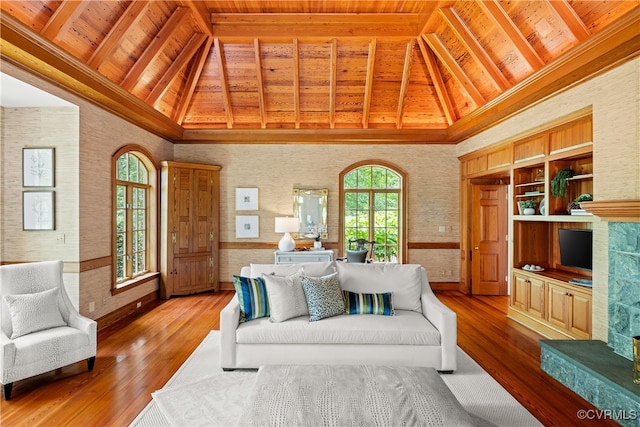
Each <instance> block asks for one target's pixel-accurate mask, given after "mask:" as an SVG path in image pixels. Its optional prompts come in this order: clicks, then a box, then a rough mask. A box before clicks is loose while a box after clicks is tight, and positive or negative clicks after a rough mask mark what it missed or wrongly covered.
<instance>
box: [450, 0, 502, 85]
mask: <svg viewBox="0 0 640 427" xmlns="http://www.w3.org/2000/svg"><path fill="white" fill-rule="evenodd" d="M438 12H439V13H440V15H441V16H442V18H443V19H444V21H445V22H446V23H447V25H448V26H449V27H450V28H451V29H452V30H453V32H454V33H455V34H456V36H457V37H458V39H459V40H460V41H461V42H462V44H464V45H465V47H466V48H467V50H468V51H469V53H470V54H471V56H472V57H473V59H475V60H476V62H477V63H478V64H479V65H480V67H482V69H483V70H484V71H485V74H486V75H487V76H488V77H489V78H490V79H491V82H492V83H493V86H495V87H496V88H497V89H498V90H500V91H501V92H504V91H505V90H507V89H509V87H511V85H510V84H509V81H508V80H507V79H506V77H505V76H504V74H502V72H501V71H500V69H499V68H498V66H497V65H496V64H495V62H493V60H492V59H491V58H490V57H489V55H488V54H487V52H486V51H485V50H484V48H483V47H482V46H481V45H480V43H479V42H478V39H476V37H475V36H474V35H473V33H472V32H471V30H470V29H469V27H468V26H467V24H465V23H464V21H463V20H462V19H461V18H460V16H459V15H458V14H457V13H456V11H455V10H454V9H452V8H442V9H439V10H438Z"/></svg>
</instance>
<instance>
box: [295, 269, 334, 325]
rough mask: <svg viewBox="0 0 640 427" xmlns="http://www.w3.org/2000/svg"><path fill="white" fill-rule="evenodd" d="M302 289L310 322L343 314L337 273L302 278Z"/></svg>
mask: <svg viewBox="0 0 640 427" xmlns="http://www.w3.org/2000/svg"><path fill="white" fill-rule="evenodd" d="M302 289H303V290H304V296H305V297H306V298H307V305H308V306H309V321H310V322H314V321H316V320H321V319H324V318H327V317H332V316H337V315H339V314H344V297H343V296H342V289H340V283H339V282H338V273H333V274H330V275H328V276H322V277H307V276H302Z"/></svg>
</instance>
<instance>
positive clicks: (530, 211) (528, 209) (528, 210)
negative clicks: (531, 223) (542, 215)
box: [523, 208, 536, 215]
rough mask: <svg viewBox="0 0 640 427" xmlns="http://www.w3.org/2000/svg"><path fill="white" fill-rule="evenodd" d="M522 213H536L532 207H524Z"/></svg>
mask: <svg viewBox="0 0 640 427" xmlns="http://www.w3.org/2000/svg"><path fill="white" fill-rule="evenodd" d="M523 213H524V214H525V215H534V214H535V213H536V210H535V209H533V208H525V209H524V211H523Z"/></svg>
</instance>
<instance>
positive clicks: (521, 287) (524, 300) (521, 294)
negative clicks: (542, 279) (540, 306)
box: [511, 274, 529, 311]
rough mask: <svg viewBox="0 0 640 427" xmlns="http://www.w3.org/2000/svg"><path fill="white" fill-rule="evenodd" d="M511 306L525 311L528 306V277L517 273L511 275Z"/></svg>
mask: <svg viewBox="0 0 640 427" xmlns="http://www.w3.org/2000/svg"><path fill="white" fill-rule="evenodd" d="M511 306H513V307H517V308H519V309H520V310H523V311H526V310H527V307H528V306H529V279H528V278H527V277H526V276H520V275H519V274H514V275H513V289H512V291H511Z"/></svg>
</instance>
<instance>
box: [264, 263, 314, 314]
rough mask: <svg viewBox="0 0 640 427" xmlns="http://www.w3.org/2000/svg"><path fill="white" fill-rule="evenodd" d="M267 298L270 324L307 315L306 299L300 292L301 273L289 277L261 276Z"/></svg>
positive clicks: (302, 292) (301, 291) (302, 291)
mask: <svg viewBox="0 0 640 427" xmlns="http://www.w3.org/2000/svg"><path fill="white" fill-rule="evenodd" d="M262 280H264V283H265V286H266V287H267V295H268V296H269V313H270V319H271V321H272V322H284V321H285V320H288V319H291V318H293V317H298V316H304V315H308V314H309V308H308V307H307V298H306V297H305V296H304V290H302V273H301V272H298V273H295V274H292V275H291V276H287V277H284V276H275V275H272V274H263V275H262Z"/></svg>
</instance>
